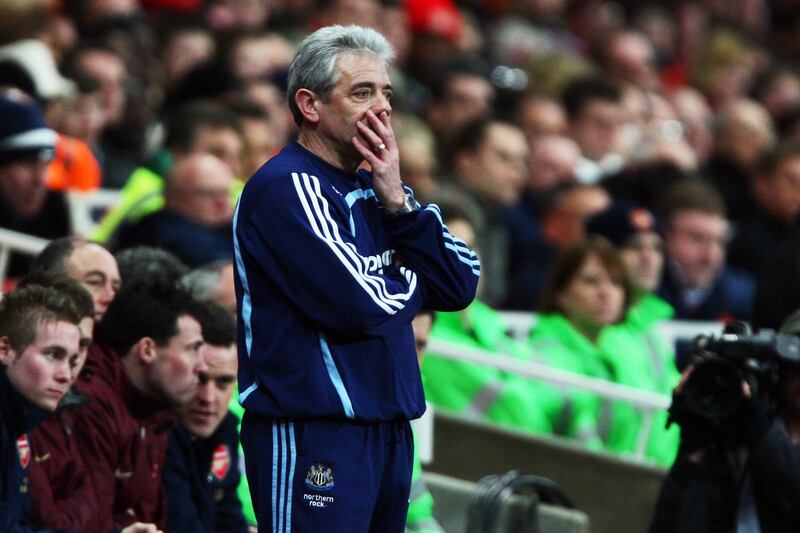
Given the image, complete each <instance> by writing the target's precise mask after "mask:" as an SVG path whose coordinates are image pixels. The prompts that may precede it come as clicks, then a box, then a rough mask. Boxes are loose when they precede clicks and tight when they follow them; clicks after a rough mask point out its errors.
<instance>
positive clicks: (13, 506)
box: [0, 370, 44, 533]
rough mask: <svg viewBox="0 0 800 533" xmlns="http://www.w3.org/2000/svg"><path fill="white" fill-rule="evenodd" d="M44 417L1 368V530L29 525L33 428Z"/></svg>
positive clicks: (24, 529) (11, 531) (20, 529)
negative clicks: (28, 401) (18, 390)
mask: <svg viewBox="0 0 800 533" xmlns="http://www.w3.org/2000/svg"><path fill="white" fill-rule="evenodd" d="M43 419H44V414H43V413H41V412H40V411H38V410H36V409H33V408H31V407H28V406H27V405H26V404H25V402H24V401H23V399H22V397H21V396H20V395H19V394H17V392H16V390H14V387H13V386H12V385H11V382H10V381H9V380H8V377H7V376H6V372H5V370H0V531H3V532H9V533H17V532H20V533H21V532H27V531H32V530H31V529H30V522H29V517H30V497H29V494H28V466H29V465H30V463H31V462H32V461H33V452H32V451H31V447H30V430H31V429H33V427H34V426H35V425H36V424H38V423H39V422H41V421H42V420H43Z"/></svg>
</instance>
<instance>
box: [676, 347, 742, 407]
mask: <svg viewBox="0 0 800 533" xmlns="http://www.w3.org/2000/svg"><path fill="white" fill-rule="evenodd" d="M683 393H684V395H685V398H686V405H687V406H688V407H689V409H691V410H692V411H693V412H694V413H696V414H698V415H700V416H702V417H704V418H708V419H715V420H719V419H723V418H725V417H727V416H729V415H731V414H733V413H734V412H736V410H737V409H738V408H739V405H740V404H741V402H742V400H743V399H744V394H743V392H742V373H741V371H740V370H739V368H738V367H736V365H734V364H732V363H730V362H728V361H726V360H724V359H717V358H715V359H708V360H706V361H702V362H700V363H698V364H697V365H696V366H695V368H694V370H693V371H692V374H691V375H690V376H689V379H688V380H687V381H686V383H685V384H684V389H683Z"/></svg>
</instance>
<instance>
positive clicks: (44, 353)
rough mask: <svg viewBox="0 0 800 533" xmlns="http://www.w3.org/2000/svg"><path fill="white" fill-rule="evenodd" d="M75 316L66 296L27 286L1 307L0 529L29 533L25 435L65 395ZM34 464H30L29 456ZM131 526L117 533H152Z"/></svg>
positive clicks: (74, 349) (74, 355) (73, 357)
mask: <svg viewBox="0 0 800 533" xmlns="http://www.w3.org/2000/svg"><path fill="white" fill-rule="evenodd" d="M79 319H80V316H79V312H78V311H77V310H76V308H75V305H74V304H73V301H72V300H71V298H70V297H69V296H66V295H63V294H61V293H60V292H59V291H57V290H55V289H52V288H45V287H41V286H31V287H26V288H22V289H19V290H17V291H14V292H11V293H9V294H7V295H5V298H4V300H3V303H2V305H0V366H2V371H0V479H2V480H3V486H2V487H0V495H2V496H0V530H1V531H9V532H15V533H17V532H18V533H32V532H33V531H34V530H33V529H31V527H30V517H29V516H27V513H28V511H29V510H30V504H29V502H28V498H29V494H30V492H31V491H30V490H29V485H28V483H29V474H30V471H29V467H30V466H31V464H32V462H33V463H35V462H36V458H37V457H39V456H38V455H34V454H33V453H32V450H31V445H30V439H29V435H28V433H29V432H30V430H31V429H33V427H34V426H35V425H36V423H37V422H38V421H39V420H41V418H42V416H43V414H44V413H52V412H54V411H55V410H56V408H57V407H58V406H59V403H60V402H61V401H62V400H63V398H64V396H65V395H66V394H67V391H68V389H69V386H70V383H71V382H72V379H73V371H74V369H75V365H76V362H77V360H78V357H79V355H78V351H79V344H80V333H79V329H78V323H79V321H80V320H79ZM32 455H33V459H34V461H31V459H32V457H31V456H32ZM157 531H158V530H157V529H156V528H155V526H153V525H152V524H140V523H134V524H131V525H130V527H127V528H125V529H123V530H122V533H156V532H157Z"/></svg>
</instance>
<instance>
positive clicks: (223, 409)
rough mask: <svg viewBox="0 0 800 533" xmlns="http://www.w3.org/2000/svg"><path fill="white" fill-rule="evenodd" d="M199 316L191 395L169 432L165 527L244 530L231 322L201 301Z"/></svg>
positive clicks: (197, 531)
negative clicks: (198, 365) (202, 366)
mask: <svg viewBox="0 0 800 533" xmlns="http://www.w3.org/2000/svg"><path fill="white" fill-rule="evenodd" d="M205 306H206V312H205V313H204V314H203V317H202V319H201V320H200V323H201V326H202V329H203V340H204V341H205V344H204V345H203V346H202V348H201V351H202V356H203V359H204V361H205V363H206V367H207V370H206V371H205V372H201V373H200V383H199V384H198V385H197V388H196V390H195V393H194V396H193V397H192V399H191V401H189V402H188V403H186V404H183V405H182V406H181V407H180V408H179V409H178V418H179V422H180V426H179V427H178V428H176V429H175V430H174V431H173V432H172V434H171V435H170V442H169V448H168V449H167V460H166V464H165V469H164V484H165V488H166V492H167V502H168V514H167V516H168V525H167V529H168V530H169V531H192V532H194V533H213V532H221V531H225V532H226V533H234V532H240V533H247V531H248V526H247V523H246V521H245V518H244V515H243V514H242V504H241V502H240V500H239V497H238V496H237V488H238V486H239V481H240V479H241V471H240V461H239V431H238V428H237V426H238V420H237V418H236V416H235V415H234V414H233V413H231V412H230V411H229V410H228V404H229V403H230V400H231V395H232V394H233V391H234V389H235V388H236V370H237V368H238V361H237V354H236V323H235V321H234V319H233V317H232V316H231V315H230V313H228V312H226V311H225V310H224V309H222V308H221V307H220V306H218V305H217V304H215V303H213V302H206V303H205Z"/></svg>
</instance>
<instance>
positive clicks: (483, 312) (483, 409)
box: [422, 300, 552, 433]
mask: <svg viewBox="0 0 800 533" xmlns="http://www.w3.org/2000/svg"><path fill="white" fill-rule="evenodd" d="M507 331H508V328H507V326H506V325H505V323H504V322H503V321H502V319H501V317H500V315H499V314H498V313H497V311H495V310H493V309H492V308H491V307H489V306H487V305H486V304H484V303H482V302H480V301H478V300H475V301H474V302H473V303H472V304H471V305H470V306H469V307H467V308H466V309H465V310H463V311H459V312H455V313H441V312H440V313H437V314H436V323H435V324H434V326H433V330H432V331H431V338H432V339H439V340H443V341H449V342H452V343H457V344H461V345H463V346H469V347H473V348H481V349H484V350H488V351H493V352H498V353H501V354H503V355H506V356H510V357H515V358H518V359H523V360H530V359H531V358H532V357H533V355H532V354H531V353H530V350H529V349H528V348H527V346H525V344H524V343H521V342H518V341H515V340H514V339H513V338H511V337H510V336H509V335H508V333H507ZM422 380H423V385H424V387H425V397H426V399H427V400H428V401H429V402H431V403H432V404H433V405H434V406H436V407H437V408H440V409H443V410H445V411H450V412H454V413H458V414H463V415H467V416H473V417H475V418H478V419H482V420H487V421H492V422H495V423H498V424H501V425H504V426H507V427H512V428H515V429H520V430H523V431H531V432H536V433H550V432H551V429H552V428H551V426H550V424H549V422H548V420H547V419H546V418H545V417H544V414H543V411H542V408H541V407H540V399H539V398H537V397H536V396H535V390H533V389H532V387H531V386H529V385H528V384H527V382H526V380H523V379H522V378H520V377H519V376H517V375H516V374H512V373H507V372H504V371H501V370H498V369H496V368H492V367H487V366H483V365H478V364H474V363H469V362H461V361H455V360H452V359H447V358H445V357H442V356H441V355H437V354H436V353H431V352H429V353H428V354H427V355H426V356H425V359H424V362H423V364H422Z"/></svg>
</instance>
